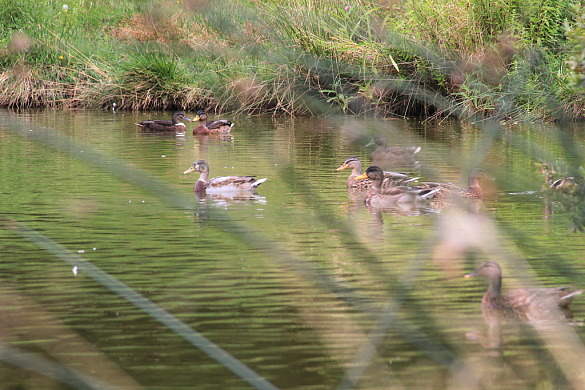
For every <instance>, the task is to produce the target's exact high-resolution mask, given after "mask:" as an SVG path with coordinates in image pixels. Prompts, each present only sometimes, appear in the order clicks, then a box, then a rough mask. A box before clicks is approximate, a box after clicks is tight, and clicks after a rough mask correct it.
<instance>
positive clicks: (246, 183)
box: [183, 160, 266, 194]
mask: <svg viewBox="0 0 585 390" xmlns="http://www.w3.org/2000/svg"><path fill="white" fill-rule="evenodd" d="M195 171H197V172H199V173H200V175H199V180H197V182H196V183H195V186H194V187H193V190H194V191H195V192H196V193H202V192H206V193H208V194H212V193H222V192H239V191H242V192H245V191H255V190H256V188H257V187H258V186H259V185H260V184H262V183H264V182H265V181H266V178H263V179H255V177H256V176H218V177H214V178H212V179H209V180H208V177H209V164H208V163H207V161H205V160H197V161H195V162H194V163H193V165H192V166H191V167H189V168H188V169H187V170H186V171H185V172H183V175H186V174H188V173H191V172H195Z"/></svg>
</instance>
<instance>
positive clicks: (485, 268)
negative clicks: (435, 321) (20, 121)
mask: <svg viewBox="0 0 585 390" xmlns="http://www.w3.org/2000/svg"><path fill="white" fill-rule="evenodd" d="M184 120H187V121H201V122H202V123H201V124H200V125H199V126H197V127H196V128H195V129H194V130H193V134H196V135H197V134H214V133H215V134H225V133H229V131H230V130H231V127H232V126H233V125H234V123H233V122H231V121H228V120H226V119H220V120H216V121H207V116H206V115H205V112H204V111H198V112H197V116H196V117H195V119H193V120H191V119H189V118H188V117H187V116H186V115H185V113H184V112H177V113H175V114H174V115H173V119H172V120H148V121H143V122H139V123H137V125H138V126H140V127H142V128H143V129H145V130H148V131H156V132H161V131H164V132H171V131H175V132H176V133H183V134H184V133H185V127H186V126H185V124H184V123H183V122H182V121H184ZM370 144H373V145H376V146H377V148H376V150H375V151H373V152H372V154H371V159H372V162H374V161H380V162H383V161H387V160H390V161H393V162H397V161H399V162H400V163H407V164H415V163H416V161H415V158H414V157H415V155H416V153H418V152H419V151H420V147H389V146H387V144H386V140H385V139H384V138H382V137H376V138H374V140H372V142H371V143H370ZM344 169H351V174H350V176H349V177H348V179H347V186H348V188H349V189H359V190H367V192H366V194H365V197H364V203H365V204H366V205H370V206H373V207H386V206H390V205H392V204H396V203H415V204H416V203H427V202H430V201H432V200H433V199H444V198H447V197H453V196H458V197H464V198H473V199H482V197H483V191H482V187H481V183H480V181H481V180H482V179H483V178H485V177H486V175H485V173H484V172H483V171H482V170H481V169H474V170H473V171H472V172H471V174H470V175H469V183H468V184H469V185H468V188H462V187H459V186H456V185H454V184H451V183H436V182H417V183H416V184H415V185H413V183H414V182H416V181H417V180H418V178H414V177H410V176H408V175H406V174H403V173H397V172H391V171H384V170H382V169H381V168H380V167H379V166H377V165H372V166H370V167H369V168H367V169H366V171H365V173H362V163H361V161H360V160H359V159H358V158H357V157H349V158H347V159H346V160H345V161H344V162H343V164H342V165H341V166H340V167H339V168H337V169H336V170H337V171H341V170H344ZM547 169H548V166H543V173H545V176H546V177H547V180H548V181H550V183H548V181H547V184H548V185H550V186H551V187H555V188H556V187H559V188H561V187H562V188H565V186H570V183H569V182H558V181H554V180H551V179H550V177H552V175H548V176H547V175H546V173H549V171H547ZM191 172H199V173H200V176H199V179H198V180H197V182H196V183H195V186H194V191H195V193H196V194H197V193H225V192H231V191H236V192H241V191H255V189H256V188H257V187H258V186H259V185H260V184H262V183H263V182H264V181H266V178H263V179H256V178H255V177H254V176H220V177H215V178H212V179H209V164H208V163H207V162H206V161H205V160H197V161H195V162H194V163H193V165H192V166H191V167H189V168H188V169H187V170H186V171H185V172H183V174H188V173H191ZM476 276H480V277H484V278H487V279H488V288H487V291H486V292H485V294H484V296H483V298H482V311H483V313H484V316H494V315H496V316H500V317H506V318H510V317H513V318H520V319H524V320H526V319H533V318H534V317H538V315H539V314H542V313H546V314H547V315H549V314H550V313H551V312H552V313H553V315H554V314H555V313H556V312H557V311H558V313H560V314H564V315H565V316H566V315H567V314H566V313H567V311H568V306H569V304H570V303H571V301H572V299H573V298H574V297H575V296H576V295H579V294H581V293H582V291H572V290H570V289H569V288H567V287H556V288H533V289H516V290H512V291H510V292H508V293H507V294H503V293H502V269H501V267H500V265H499V264H498V263H496V262H493V261H487V262H484V263H482V264H481V265H480V266H479V267H478V268H477V270H476V271H475V272H473V273H470V274H467V275H465V277H466V278H471V277H476Z"/></svg>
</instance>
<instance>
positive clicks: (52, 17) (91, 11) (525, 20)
mask: <svg viewBox="0 0 585 390" xmlns="http://www.w3.org/2000/svg"><path fill="white" fill-rule="evenodd" d="M569 4H570V3H569V1H568V0H547V1H544V2H539V3H538V4H532V3H530V4H528V3H526V2H520V1H515V2H504V1H496V2H487V1H485V0H473V1H455V2H452V1H439V2H436V1H435V2H430V1H418V2H415V1H411V0H404V1H402V2H398V3H395V4H393V5H392V6H388V5H386V4H385V3H382V2H381V3H376V2H366V1H362V0H351V1H348V2H343V3H340V2H337V1H333V0H325V1H318V2H317V1H315V0H294V1H291V2H284V3H283V2H280V1H274V0H249V1H244V2H236V1H233V0H220V1H214V2H198V1H190V2H186V3H176V2H170V1H163V0H161V1H152V2H147V3H145V2H141V1H132V0H126V1H122V2H113V1H98V2H89V1H83V0H77V1H74V2H69V4H68V5H69V9H67V10H65V9H63V7H62V6H63V5H62V4H60V3H59V4H57V3H56V2H48V3H45V4H41V5H36V3H35V4H33V2H32V0H20V1H19V2H17V3H14V2H9V1H8V0H0V6H1V11H0V25H2V27H3V29H2V32H1V33H0V40H1V42H3V44H4V49H3V50H2V52H1V55H0V69H2V75H1V78H0V86H1V87H2V90H4V91H5V92H3V93H1V94H0V105H2V106H8V107H31V106H52V107H59V106H63V107H84V108H88V107H90V108H98V107H105V106H108V105H110V104H111V103H113V102H116V104H117V105H118V107H120V108H121V109H131V110H140V109H172V108H182V109H199V108H206V109H209V110H216V111H225V110H231V111H241V112H250V113H275V114H279V113H282V114H286V115H307V114H321V113H324V112H329V111H342V112H345V113H355V114H361V113H370V114H375V115H380V116H392V115H399V116H413V115H435V116H447V115H456V116H459V117H462V118H474V119H477V118H482V117H496V118H498V119H503V120H505V119H518V118H530V119H543V120H557V119H566V118H571V119H580V118H581V117H582V108H583V105H584V101H583V98H582V97H581V94H580V89H579V88H576V87H575V84H574V83H572V82H571V80H572V79H571V78H572V77H574V76H573V75H574V74H575V73H574V71H575V67H573V69H571V68H570V67H568V66H567V61H568V60H569V55H568V53H567V50H566V48H567V43H569V44H570V43H571V42H574V41H575V39H577V38H575V37H573V38H572V40H571V41H567V40H566V38H565V28H566V27H565V25H567V26H573V25H575V24H574V22H573V20H574V19H575V15H576V11H575V10H574V9H572V8H571V7H569ZM24 9H26V12H25V11H24ZM579 31H580V30H578V29H573V36H575V35H576V34H577V35H578V34H580V32H579ZM534 53H537V54H534ZM23 80H24V82H23ZM437 102H440V104H438V103H437ZM544 103H546V104H544Z"/></svg>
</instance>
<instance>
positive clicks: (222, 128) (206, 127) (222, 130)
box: [193, 110, 235, 135]
mask: <svg viewBox="0 0 585 390" xmlns="http://www.w3.org/2000/svg"><path fill="white" fill-rule="evenodd" d="M194 121H201V123H200V124H199V125H198V126H197V127H195V128H194V129H193V135H199V134H203V135H204V134H228V133H229V132H230V131H231V130H232V127H233V126H234V124H235V123H233V122H231V121H229V120H227V119H217V120H214V121H209V122H208V121H207V114H206V113H205V111H203V110H199V111H197V116H196V117H195V119H194Z"/></svg>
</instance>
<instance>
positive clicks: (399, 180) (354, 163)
mask: <svg viewBox="0 0 585 390" xmlns="http://www.w3.org/2000/svg"><path fill="white" fill-rule="evenodd" d="M347 168H351V174H350V175H349V177H348V178H347V187H348V188H356V189H369V188H371V187H372V184H373V181H372V180H371V179H363V180H356V177H358V176H360V175H361V174H362V162H361V161H360V159H359V158H357V157H348V158H347V159H345V161H344V162H343V164H342V165H341V166H340V167H339V168H336V169H335V170H336V171H342V170H344V169H347ZM416 179H418V178H412V177H410V176H408V175H405V174H404V173H398V172H390V171H384V181H383V182H382V188H387V187H392V186H397V185H403V184H408V183H410V182H411V181H414V180H416Z"/></svg>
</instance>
